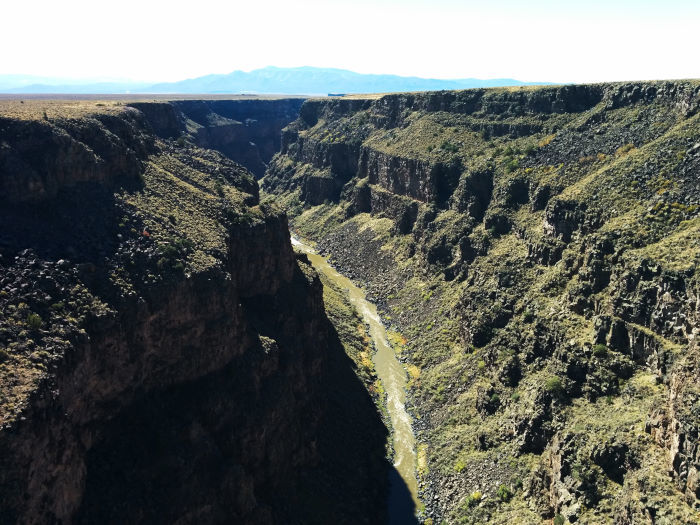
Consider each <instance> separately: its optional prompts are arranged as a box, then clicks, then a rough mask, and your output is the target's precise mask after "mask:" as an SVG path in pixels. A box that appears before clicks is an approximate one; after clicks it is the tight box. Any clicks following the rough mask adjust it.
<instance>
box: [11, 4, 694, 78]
mask: <svg viewBox="0 0 700 525" xmlns="http://www.w3.org/2000/svg"><path fill="white" fill-rule="evenodd" d="M4 11H5V15H6V20H14V21H16V22H17V23H13V24H7V26H6V27H5V28H4V30H3V32H2V34H0V45H2V46H3V47H4V48H5V49H14V50H15V51H14V52H12V53H6V54H5V56H4V57H3V61H2V63H1V64H0V75H9V74H20V75H35V76H43V77H60V78H65V79H73V80H85V81H125V80H128V81H132V82H142V83H156V82H173V81H179V80H183V79H190V78H196V77H200V76H203V75H208V74H226V73H231V72H232V71H251V70H255V69H261V68H264V67H268V66H270V65H273V66H276V67H282V68H286V67H300V65H308V66H312V67H320V68H337V69H347V70H350V71H354V72H358V73H362V74H389V75H400V76H415V77H421V78H431V79H459V78H479V79H491V78H513V79H518V80H521V81H524V82H532V81H535V82H555V83H569V82H577V83H581V82H603V81H617V80H652V79H667V78H668V79H671V78H695V77H698V76H700V75H699V73H698V71H697V65H696V64H697V62H696V59H695V56H694V55H695V51H696V49H697V41H696V36H695V35H696V28H697V26H698V25H699V23H700V3H698V2H692V1H688V0H670V1H668V2H665V3H664V4H663V5H661V4H659V3H658V2H654V1H650V0H646V1H644V0H642V1H636V2H632V1H631V0H612V1H608V2H603V1H602V0H593V1H591V2H586V3H585V4H584V3H580V4H579V3H574V2H557V1H555V0H533V1H532V2H528V3H527V5H523V4H522V3H519V2H516V1H515V0H500V1H495V2H483V1H471V0H467V1H458V0H434V1H431V2H428V1H425V0H409V1H401V2H399V1H398V0H381V1H375V2H369V1H368V0H358V1H353V2H350V1H349V0H335V1H325V2H321V1H319V0H300V2H296V3H294V4H292V3H289V2H283V1H282V0H264V1H260V2H255V3H248V2H241V3H237V4H228V5H221V4H219V3H218V2H213V1H212V0H201V1H200V2H198V4H197V6H196V8H193V7H192V5H191V4H189V3H183V2H180V3H177V2H167V3H166V2H163V1H161V0H157V1H154V2H148V3H144V2H137V1H136V0H124V1H123V2H120V3H119V4H109V3H103V4H97V3H94V2H87V1H86V0H67V1H65V2H62V3H57V2H49V1H48V0H39V1H37V2H33V3H31V4H28V3H19V2H12V3H10V4H9V5H7V6H5V7H4ZM37 15H40V16H37ZM29 21H31V22H29ZM28 28H31V31H28ZM28 35H31V37H28Z"/></svg>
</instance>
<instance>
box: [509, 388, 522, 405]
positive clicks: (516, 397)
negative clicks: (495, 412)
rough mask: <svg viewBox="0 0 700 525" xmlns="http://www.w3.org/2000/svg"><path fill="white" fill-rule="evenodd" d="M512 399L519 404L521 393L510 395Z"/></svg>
mask: <svg viewBox="0 0 700 525" xmlns="http://www.w3.org/2000/svg"><path fill="white" fill-rule="evenodd" d="M510 398H511V399H512V400H513V401H515V402H516V403H517V402H518V401H519V400H520V392H518V391H517V390H516V391H515V392H513V393H512V394H511V395H510Z"/></svg>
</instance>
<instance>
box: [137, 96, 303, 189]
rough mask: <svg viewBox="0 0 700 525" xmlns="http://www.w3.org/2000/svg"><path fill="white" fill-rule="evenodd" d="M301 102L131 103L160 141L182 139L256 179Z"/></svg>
mask: <svg viewBox="0 0 700 525" xmlns="http://www.w3.org/2000/svg"><path fill="white" fill-rule="evenodd" d="M303 102H304V99H303V98H286V99H250V100H248V99H240V100H176V101H170V102H164V103H161V104H154V103H131V106H132V107H135V108H137V109H139V110H141V111H142V112H143V113H144V114H145V115H146V117H147V119H148V120H149V122H150V124H151V126H152V128H153V130H154V131H155V132H156V134H158V135H159V136H160V137H162V138H173V139H177V138H179V137H183V138H182V139H180V140H184V139H185V138H187V139H189V140H191V141H192V142H193V143H194V144H196V145H198V146H200V147H202V148H210V149H215V150H217V151H219V152H220V153H222V154H224V155H226V156H227V157H228V158H230V159H231V160H234V161H236V162H238V163H239V164H242V165H243V166H245V167H246V168H247V169H248V170H249V171H250V172H251V173H253V175H255V177H256V178H260V177H262V176H263V174H264V172H265V168H266V166H267V163H268V162H270V159H271V158H272V156H273V155H274V154H275V153H277V152H278V151H279V150H280V147H281V140H282V128H284V127H285V126H286V125H287V124H289V123H290V122H292V121H293V120H295V119H296V118H297V117H298V116H299V108H300V107H301V104H302V103H303Z"/></svg>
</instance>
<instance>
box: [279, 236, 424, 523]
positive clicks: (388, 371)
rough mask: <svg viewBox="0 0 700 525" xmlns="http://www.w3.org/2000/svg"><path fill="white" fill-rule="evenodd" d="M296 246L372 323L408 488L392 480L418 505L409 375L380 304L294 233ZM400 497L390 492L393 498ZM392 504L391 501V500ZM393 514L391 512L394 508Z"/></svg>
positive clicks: (398, 459) (378, 368)
mask: <svg viewBox="0 0 700 525" xmlns="http://www.w3.org/2000/svg"><path fill="white" fill-rule="evenodd" d="M292 245H293V246H294V248H295V249H296V250H298V251H301V252H303V253H305V254H306V255H307V256H308V258H309V261H311V264H312V265H313V267H314V268H315V269H316V271H317V272H319V273H322V274H324V275H325V276H326V277H327V278H328V279H329V280H330V281H332V282H333V283H335V284H336V285H338V286H339V287H340V289H341V290H344V291H345V293H346V296H347V298H348V300H349V301H350V302H351V303H352V305H353V306H354V307H355V309H356V310H357V311H358V312H359V314H360V315H361V316H362V318H363V319H364V321H365V323H367V324H368V325H369V329H370V336H371V337H372V340H373V342H374V347H375V352H374V355H373V356H372V360H373V361H374V366H375V369H376V372H377V376H378V377H379V379H380V380H381V382H382V385H383V386H384V390H385V391H386V396H387V398H386V403H387V411H388V412H389V419H390V422H391V427H392V431H393V448H394V468H395V469H396V471H397V472H398V474H399V475H400V477H401V479H402V480H403V483H404V484H405V487H401V488H400V489H398V488H397V487H395V485H396V484H397V483H396V482H393V483H392V487H391V490H392V491H398V490H402V491H404V492H405V491H406V489H408V491H409V492H410V495H411V498H412V499H413V502H414V504H415V505H416V506H417V505H418V482H417V480H416V450H415V438H414V435H413V429H412V427H411V417H410V415H409V414H408V412H407V411H406V406H405V403H406V383H407V380H408V375H407V373H406V370H405V368H404V367H403V365H402V364H401V362H400V361H399V360H398V359H397V358H396V354H395V352H394V350H393V348H392V346H391V344H390V343H389V340H388V338H387V333H386V329H385V327H384V324H383V323H382V321H381V318H380V317H379V315H378V314H377V307H376V306H375V305H374V304H372V303H371V302H369V301H368V300H367V299H366V297H365V292H364V291H363V290H362V289H361V288H359V287H358V286H356V285H355V284H354V283H353V282H352V281H351V280H350V279H348V278H347V277H345V276H344V275H342V274H340V273H339V272H337V271H336V270H335V269H334V268H333V267H332V266H331V265H330V264H329V263H328V261H327V260H326V259H325V258H324V257H322V256H321V255H318V254H317V253H316V252H315V251H314V249H313V248H312V247H311V246H309V245H308V244H306V243H305V242H304V241H303V240H301V239H299V238H297V237H294V236H292ZM392 497H396V496H395V495H390V499H392ZM390 505H391V503H390ZM390 513H391V511H390Z"/></svg>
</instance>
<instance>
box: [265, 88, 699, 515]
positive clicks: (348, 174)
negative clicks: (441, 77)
mask: <svg viewBox="0 0 700 525" xmlns="http://www.w3.org/2000/svg"><path fill="white" fill-rule="evenodd" d="M699 119H700V84H699V83H698V82H695V81H687V82H657V83H643V84H609V85H591V86H565V87H552V88H549V87H548V88H526V89H519V88H510V89H495V90H471V91H464V92H436V93H426V94H397V95H387V96H384V97H380V98H375V99H361V98H353V99H345V100H327V101H307V102H306V103H305V105H304V106H303V107H302V109H301V115H300V118H299V120H297V121H296V122H295V123H293V124H292V125H290V126H289V127H288V128H287V130H285V131H284V134H283V144H282V152H281V154H280V155H278V156H277V157H276V158H275V159H274V160H273V162H272V165H271V167H270V169H269V170H268V172H267V174H266V177H265V178H264V179H263V188H264V189H265V190H266V191H267V192H268V193H271V194H273V195H275V197H276V198H277V199H278V201H279V202H280V203H282V204H283V205H284V206H285V207H286V208H287V209H288V211H289V213H290V214H292V215H293V216H294V218H293V223H294V226H295V227H296V228H299V230H300V231H301V232H303V233H304V234H305V235H307V236H310V237H311V238H313V239H315V240H317V241H318V242H319V245H320V246H321V247H322V248H323V249H325V250H326V251H327V253H329V254H330V255H331V257H332V258H333V260H334V263H335V264H336V265H337V266H338V267H340V268H341V269H342V270H343V271H344V272H345V273H346V274H348V275H350V276H352V277H354V278H355V279H358V280H359V281H361V282H363V283H364V284H365V285H366V286H367V287H368V289H369V291H370V293H371V294H372V295H373V297H374V298H375V299H376V301H377V302H378V303H379V305H380V306H381V307H382V309H383V311H384V314H385V318H386V320H387V322H388V323H389V324H395V325H396V327H397V328H399V331H400V332H401V333H402V334H404V335H405V336H406V338H407V345H406V349H405V351H404V353H403V355H404V358H405V360H406V362H407V364H409V365H410V366H411V367H415V369H416V370H418V371H419V374H417V375H416V378H415V380H414V381H413V382H412V391H411V398H412V402H413V413H414V416H415V427H416V430H417V433H418V439H419V441H420V442H421V447H420V451H421V453H420V456H421V457H422V458H423V460H422V465H421V467H420V473H421V478H422V496H423V500H424V501H426V502H427V506H426V509H425V515H424V518H425V520H426V522H429V520H433V521H432V522H433V523H440V522H442V521H445V522H446V523H513V522H518V523H540V522H541V521H542V520H543V519H552V520H555V521H556V522H562V523H565V522H566V521H569V522H572V523H573V522H574V521H575V522H577V523H591V524H593V523H596V524H597V523H607V522H610V523H613V522H614V523H617V524H619V525H626V524H631V523H644V522H647V521H648V522H651V521H649V520H654V522H664V523H700V515H699V514H698V512H699V509H700V501H699V499H698V498H699V497H700V492H699V491H700V489H699V487H700V485H698V482H697V479H698V467H697V461H698V455H697V454H698V449H697V446H696V445H691V444H690V443H697V439H698V428H700V419H698V413H697V410H695V408H696V407H695V405H696V404H697V399H698V398H697V397H696V394H695V393H691V392H695V390H694V389H695V387H691V386H690V385H691V384H695V383H696V381H695V380H694V379H693V378H697V374H698V372H699V371H698V369H697V368H694V366H695V365H694V364H692V363H697V355H698V352H699V351H700V349H699V348H698V346H697V340H696V334H697V331H698V326H700V319H699V316H700V314H699V311H698V297H699V296H700V295H699V294H700V289H699V288H698V286H700V275H699V274H698V268H699V267H700V265H699V263H700V245H698V242H697V240H698V235H699V232H700V230H698V226H699V224H700V223H698V220H700V185H699V184H698V176H699V174H700V120H699ZM679 396H680V399H681V400H680V401H679ZM681 407H684V408H681ZM694 407H695V408H694ZM681 413H682V415H681ZM691 414H694V415H691ZM674 443H681V444H680V445H676V444H674ZM669 472H671V474H670V475H669ZM502 487H506V488H507V491H508V497H505V496H504V495H505V494H506V491H505V490H504V489H503V488H502ZM477 492H478V493H479V494H480V497H479V498H478V499H477V498H474V497H473V495H474V494H475V493H477ZM645 520H646V521H645Z"/></svg>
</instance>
